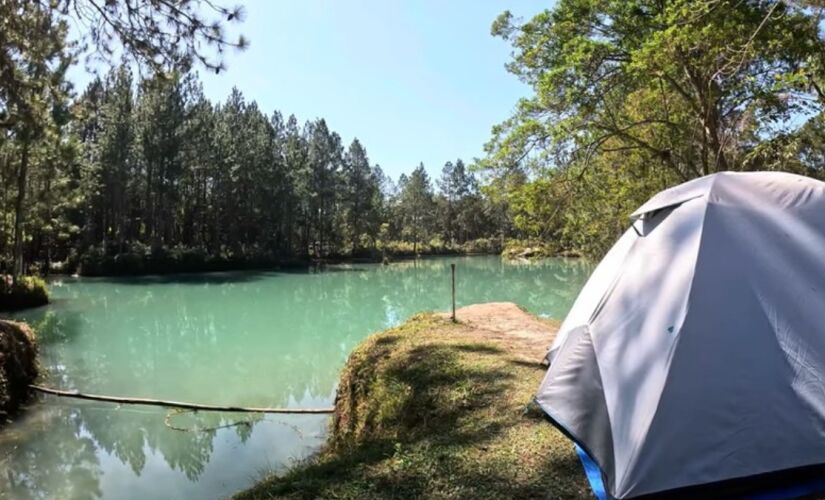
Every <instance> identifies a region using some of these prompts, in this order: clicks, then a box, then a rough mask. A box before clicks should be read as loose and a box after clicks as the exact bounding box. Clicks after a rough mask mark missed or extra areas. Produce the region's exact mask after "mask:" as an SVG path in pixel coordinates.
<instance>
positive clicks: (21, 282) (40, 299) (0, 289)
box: [0, 275, 49, 311]
mask: <svg viewBox="0 0 825 500" xmlns="http://www.w3.org/2000/svg"><path fill="white" fill-rule="evenodd" d="M48 303H49V288H48V286H47V285H46V282H45V281H43V279H42V278H40V277H37V276H19V277H18V278H17V279H16V280H12V279H11V276H4V275H0V311H14V310H17V309H25V308H28V307H37V306H42V305H45V304H48Z"/></svg>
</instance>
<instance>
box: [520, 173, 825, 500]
mask: <svg viewBox="0 0 825 500" xmlns="http://www.w3.org/2000/svg"><path fill="white" fill-rule="evenodd" d="M631 222H632V227H631V228H630V229H628V230H627V232H626V233H625V234H624V235H623V236H622V237H621V238H620V239H619V240H618V242H617V243H616V244H615V246H614V247H613V248H612V249H611V250H610V251H609V252H608V254H607V255H606V256H605V258H604V259H603V260H602V262H601V263H600V264H599V265H598V267H597V268H596V269H595V271H594V272H593V275H592V276H591V278H590V279H589V281H588V282H587V284H586V285H585V287H584V288H583V289H582V291H581V293H580V295H579V297H578V298H577V299H576V302H575V304H574V305H573V308H572V309H571V311H570V313H569V314H568V316H567V318H566V319H565V321H564V323H563V324H562V327H561V329H560V331H559V334H558V336H557V337H556V340H555V342H554V344H553V346H552V348H551V349H550V352H549V353H548V360H549V361H550V367H549V369H548V371H547V375H546V377H545V378H544V381H543V382H542V384H541V386H540V388H539V391H538V394H537V396H536V401H537V402H538V404H539V405H540V406H541V407H542V409H543V410H544V411H545V412H546V413H547V415H548V416H549V417H550V419H551V420H552V421H553V422H554V423H555V424H556V425H557V426H559V427H560V428H561V429H562V430H563V431H564V432H566V433H567V434H568V435H569V436H570V437H571V438H573V439H574V440H575V441H576V443H577V444H578V445H579V446H581V448H583V449H584V450H585V451H586V452H587V454H588V455H589V457H590V458H592V460H593V461H594V462H595V463H596V464H597V465H598V468H599V470H600V472H601V478H602V480H603V482H604V486H605V488H606V490H607V494H608V495H609V496H612V497H615V498H629V497H636V496H640V495H648V494H657V493H662V492H671V493H673V492H678V491H686V490H685V488H687V489H688V490H689V489H690V488H691V487H694V489H695V487H698V486H702V485H705V486H708V485H710V487H711V488H712V487H713V485H722V484H730V483H731V480H743V479H747V478H756V477H772V476H770V475H769V476H764V475H765V474H771V473H777V472H783V471H785V472H786V471H801V470H817V471H818V472H816V475H817V476H818V477H825V475H823V474H822V470H821V469H812V468H811V467H812V466H817V465H822V464H825V183H822V182H819V181H816V180H813V179H810V178H806V177H801V176H797V175H792V174H786V173H775V172H770V173H769V172H758V173H719V174H715V175H710V176H707V177H702V178H700V179H696V180H693V181H690V182H687V183H685V184H681V185H679V186H676V187H674V188H672V189H668V190H666V191H663V192H661V193H659V194H657V195H656V196H654V197H653V198H652V199H651V200H650V201H648V202H647V203H645V204H644V205H643V206H642V207H641V208H639V210H637V211H636V212H635V213H633V214H632V217H631ZM706 491H708V490H706ZM710 491H712V489H711V490H710Z"/></svg>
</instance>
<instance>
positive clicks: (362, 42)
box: [201, 0, 549, 178]
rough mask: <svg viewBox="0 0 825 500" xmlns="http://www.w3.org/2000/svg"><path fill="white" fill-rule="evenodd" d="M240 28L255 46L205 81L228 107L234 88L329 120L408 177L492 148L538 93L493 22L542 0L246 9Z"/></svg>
mask: <svg viewBox="0 0 825 500" xmlns="http://www.w3.org/2000/svg"><path fill="white" fill-rule="evenodd" d="M244 4H245V11H246V18H245V20H244V22H243V24H241V25H240V26H238V27H237V28H233V31H239V32H242V33H243V34H244V35H245V36H247V37H248V38H249V39H250V41H251V45H250V47H249V48H248V49H247V50H246V51H244V52H239V53H230V54H228V55H227V58H226V62H227V64H228V71H227V72H226V73H222V74H220V75H213V74H209V75H206V74H202V75H201V76H202V78H203V81H204V91H205V92H206V94H207V95H208V96H209V97H210V98H211V99H217V100H223V99H225V98H226V96H227V95H228V94H229V91H230V90H231V88H232V86H237V87H238V88H239V89H240V90H241V91H242V92H243V93H244V95H245V96H247V97H248V98H249V99H254V100H256V101H257V102H258V104H259V105H260V107H261V109H262V110H264V111H266V112H267V113H269V112H271V111H272V110H274V109H279V110H281V111H282V112H283V113H285V114H287V115H288V114H289V113H294V114H295V115H296V116H297V117H298V119H299V120H300V121H301V122H303V121H304V120H307V119H314V118H316V117H323V118H325V119H326V120H327V124H328V125H329V126H330V128H332V129H333V130H335V131H337V132H338V133H339V134H341V136H342V139H343V140H344V142H345V143H346V144H349V142H350V141H351V140H352V139H353V137H358V138H359V140H360V141H361V142H362V143H363V144H364V145H365V146H366V148H367V152H368V153H369V156H370V160H371V161H372V162H373V163H379V164H381V166H382V168H384V170H385V171H386V172H388V173H390V174H391V175H392V176H393V177H394V178H396V177H397V176H398V175H399V174H400V173H401V172H408V171H410V170H412V169H413V168H414V167H415V166H416V165H418V163H419V162H424V165H425V166H426V167H427V170H428V171H429V172H430V173H431V174H436V173H438V172H439V171H440V169H441V166H442V165H443V164H444V162H445V161H448V160H452V159H455V158H458V157H461V158H463V159H464V160H465V161H470V160H471V159H472V158H473V157H476V156H480V155H481V154H482V153H483V149H482V147H483V144H484V142H486V141H487V140H488V139H489V137H490V127H492V125H494V124H495V123H498V122H500V121H502V120H504V119H505V118H507V117H508V116H509V115H510V114H511V111H512V110H513V107H514V105H515V103H516V101H517V100H518V98H519V97H522V96H524V95H527V94H528V92H529V88H527V87H526V86H525V85H523V84H522V83H521V82H519V81H518V79H517V78H516V77H515V76H513V75H511V74H510V73H508V72H507V71H506V70H505V68H504V64H505V63H506V62H507V61H508V60H509V54H510V47H509V45H508V44H507V42H506V41H504V40H502V39H499V38H494V37H492V36H491V35H490V25H491V23H492V22H493V20H494V19H495V18H496V16H497V15H498V14H499V13H501V12H502V11H503V10H505V9H506V8H508V9H510V10H511V11H512V12H513V13H514V14H515V15H517V16H518V15H520V16H524V17H527V16H532V15H533V14H535V13H537V12H539V11H541V10H542V9H544V8H546V7H547V6H548V5H549V3H548V2H546V1H544V2H542V1H538V0H529V1H527V0H521V1H518V2H507V4H506V5H505V3H504V2H496V1H493V0H462V1H456V0H451V1H444V0H441V1H437V0H427V1H420V0H416V1H413V0H405V1H401V0H398V1H396V0H364V1H359V0H347V1H340V0H301V1H268V0H256V1H250V2H244Z"/></svg>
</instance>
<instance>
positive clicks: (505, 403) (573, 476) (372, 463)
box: [240, 313, 589, 498]
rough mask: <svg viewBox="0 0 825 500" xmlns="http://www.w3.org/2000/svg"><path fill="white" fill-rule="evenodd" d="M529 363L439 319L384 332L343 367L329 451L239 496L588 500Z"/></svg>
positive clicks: (502, 339) (507, 347)
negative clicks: (538, 400)
mask: <svg viewBox="0 0 825 500" xmlns="http://www.w3.org/2000/svg"><path fill="white" fill-rule="evenodd" d="M522 314H523V313H522ZM459 319H461V316H459ZM533 321H535V319H533ZM531 359H533V360H526V359H525V358H524V356H520V355H518V353H516V352H514V351H513V341H512V340H508V339H507V338H506V336H502V335H500V333H499V334H491V335H487V336H485V335H483V334H479V329H478V328H476V327H474V326H471V325H469V324H461V323H459V324H453V323H451V322H450V321H449V320H447V319H443V318H440V317H437V316H435V315H429V314H428V315H419V316H416V317H415V318H413V319H411V320H410V321H408V322H407V323H406V324H404V325H403V326H401V327H399V328H395V329H391V330H387V331H385V332H383V333H380V334H377V335H374V336H372V337H370V338H369V339H367V340H366V341H364V342H363V343H362V344H361V345H360V346H359V347H358V348H357V349H356V350H355V351H354V352H353V353H352V355H351V356H350V358H349V360H348V362H347V364H346V367H345V368H344V370H343V373H342V376H341V382H340V386H339V396H338V401H337V402H336V414H335V416H334V419H333V423H332V429H331V436H330V439H329V443H328V445H327V447H326V449H325V450H323V451H322V452H321V453H320V454H319V455H318V456H317V457H315V458H314V459H313V460H311V461H309V462H307V463H306V464H302V465H300V466H298V467H296V468H295V469H293V470H291V471H290V472H288V473H287V474H286V475H284V476H282V477H270V478H267V479H265V480H264V481H262V482H261V483H259V484H258V485H257V486H256V487H254V488H253V489H251V490H249V491H246V492H244V493H242V494H241V495H240V497H241V498H272V497H291V498H420V497H429V498H432V497H436V498H513V497H520V498H527V497H542V498H581V497H584V498H586V497H588V496H589V490H588V488H587V484H586V481H585V479H584V475H583V474H582V472H581V466H580V465H579V462H578V460H577V458H576V454H575V452H574V451H573V447H572V444H571V443H570V441H569V440H568V439H567V438H565V437H564V436H563V435H562V434H561V433H560V432H558V431H557V430H556V429H555V428H554V427H553V426H552V425H550V424H549V423H548V422H547V421H546V420H545V419H544V417H543V415H542V413H541V412H540V411H539V410H538V409H537V408H535V407H533V406H532V405H531V404H530V402H531V399H532V397H533V394H534V392H535V390H536V387H537V386H538V384H539V382H540V380H541V378H542V376H543V375H544V371H545V369H544V367H542V366H541V365H540V364H539V363H538V362H536V361H535V358H533V357H532V356H531Z"/></svg>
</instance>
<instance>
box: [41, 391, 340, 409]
mask: <svg viewBox="0 0 825 500" xmlns="http://www.w3.org/2000/svg"><path fill="white" fill-rule="evenodd" d="M29 387H31V388H32V389H33V390H35V391H38V392H42V393H44V394H51V395H53V396H60V397H65V398H75V399H88V400H91V401H107V402H109V403H120V404H127V405H147V406H165V407H167V408H183V409H186V410H195V411H225V412H236V413H241V412H242V413H295V414H321V413H333V412H334V411H335V408H332V407H330V408H250V407H246V406H217V405H203V404H197V403H184V402H180V401H165V400H162V399H149V398H124V397H119V396H101V395H98V394H84V393H82V392H78V391H62V390H59V389H52V388H51V387H43V386H40V385H35V384H31V385H29Z"/></svg>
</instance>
